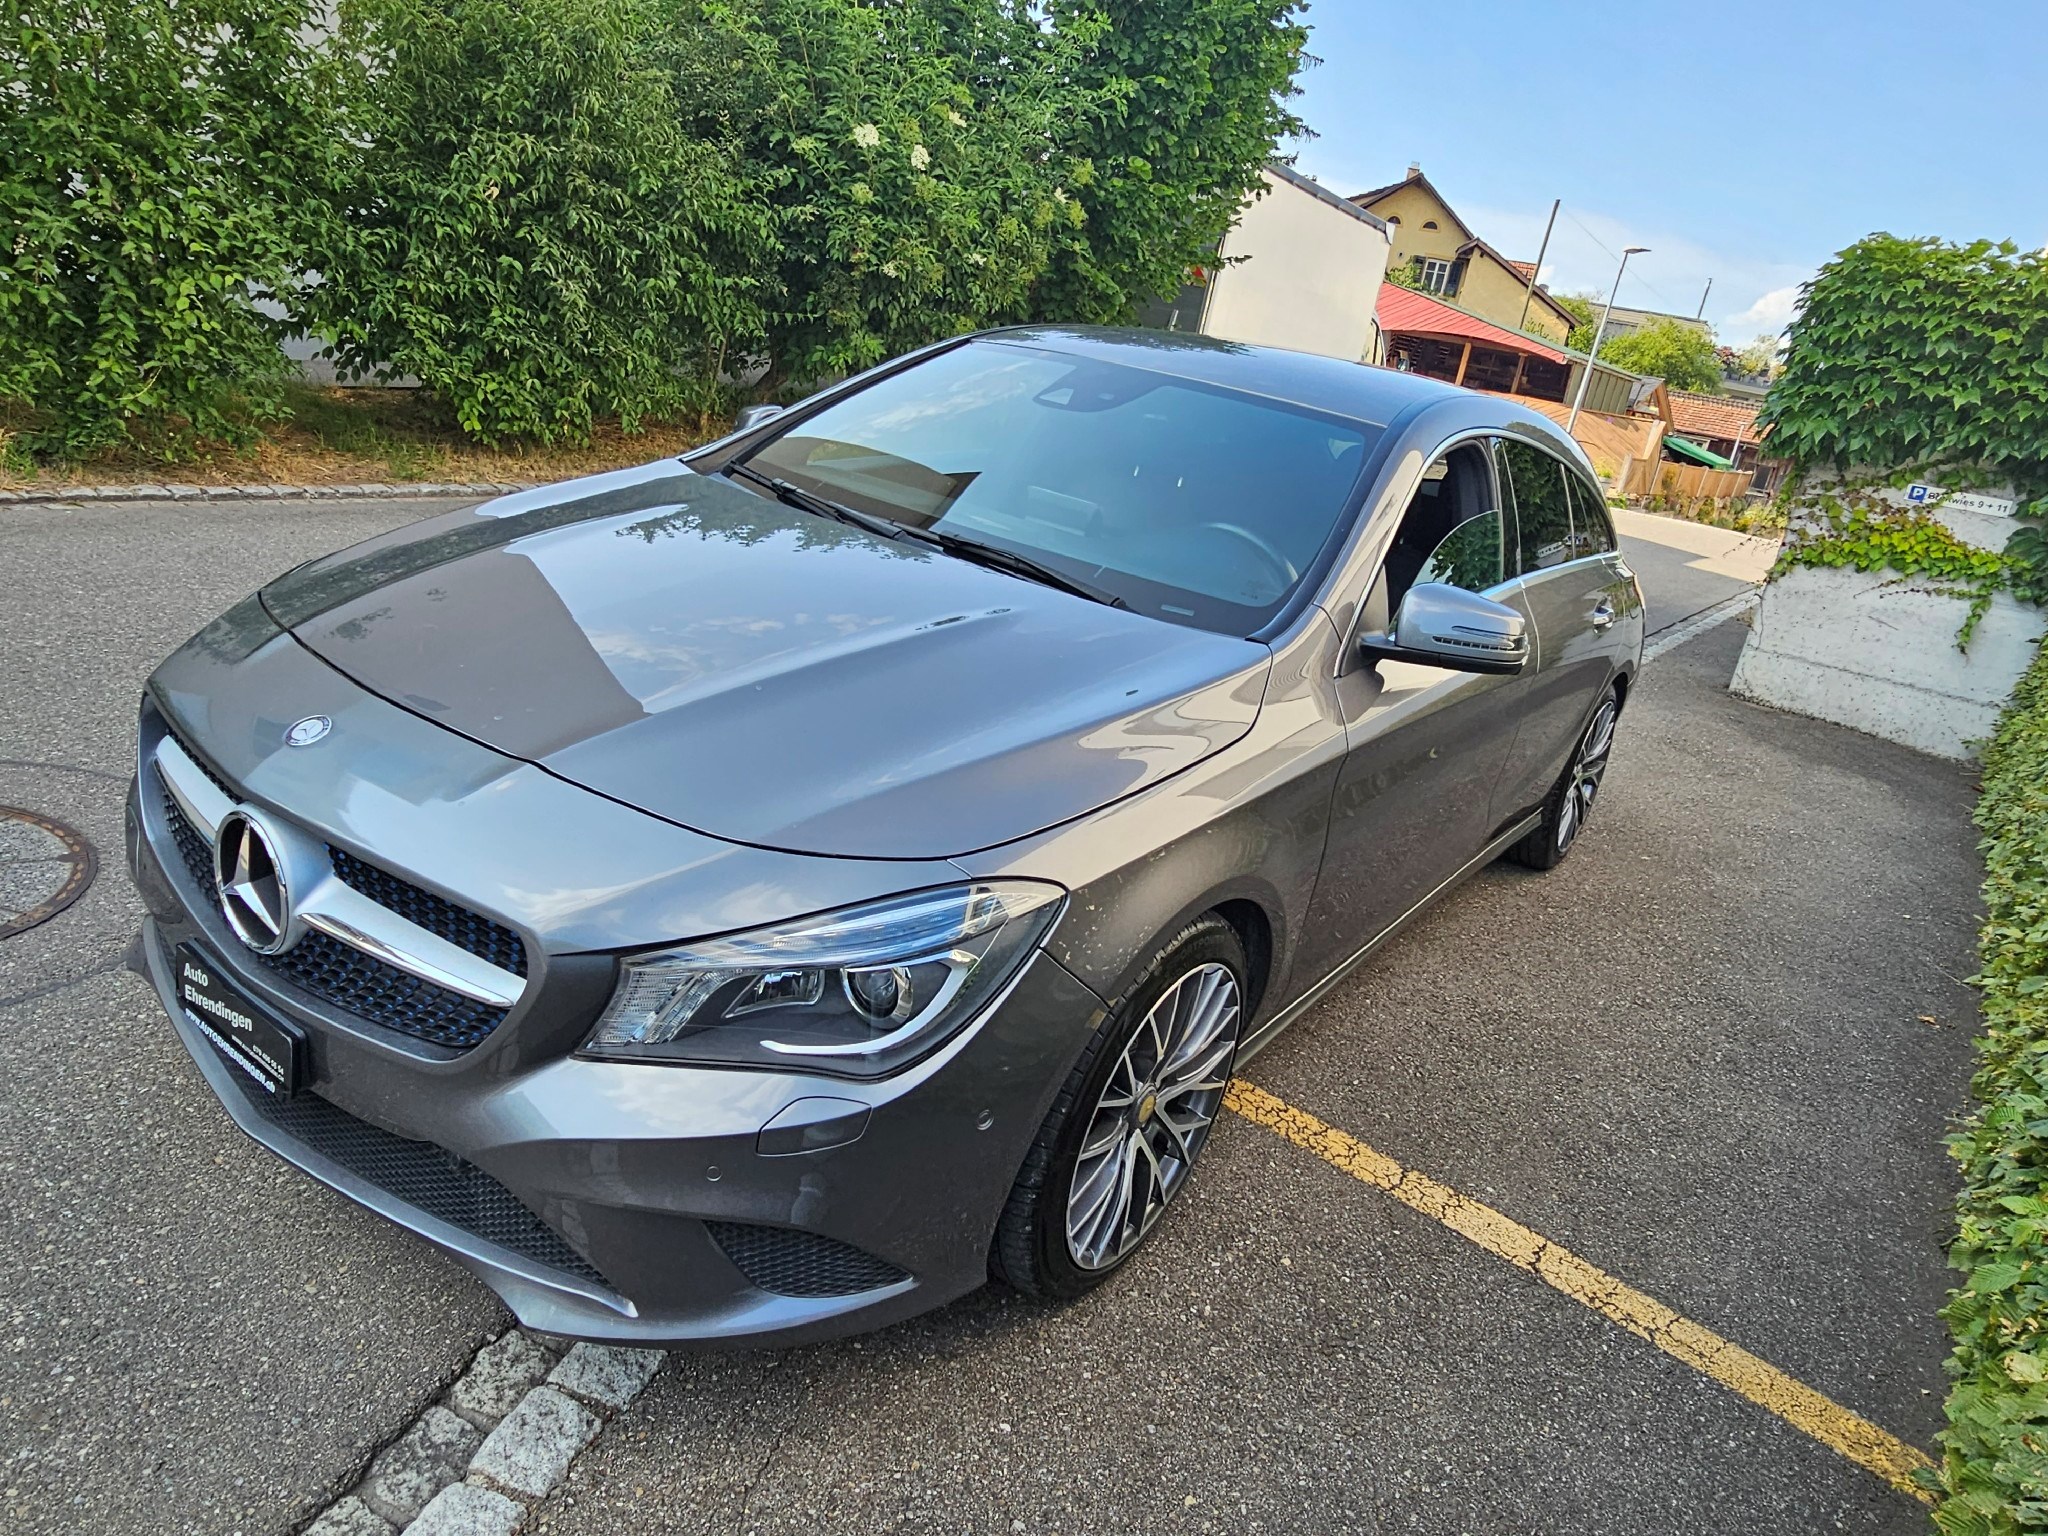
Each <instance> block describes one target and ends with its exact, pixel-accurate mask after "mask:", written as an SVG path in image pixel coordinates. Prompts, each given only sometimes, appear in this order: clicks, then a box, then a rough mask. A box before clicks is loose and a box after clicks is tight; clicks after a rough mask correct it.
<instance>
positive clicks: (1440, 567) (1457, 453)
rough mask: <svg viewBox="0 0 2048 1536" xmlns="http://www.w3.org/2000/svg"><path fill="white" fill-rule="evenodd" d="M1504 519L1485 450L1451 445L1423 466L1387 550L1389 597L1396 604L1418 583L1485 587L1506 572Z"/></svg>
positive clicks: (1468, 588) (1475, 589)
mask: <svg viewBox="0 0 2048 1536" xmlns="http://www.w3.org/2000/svg"><path fill="white" fill-rule="evenodd" d="M1502 532H1503V525H1502V518H1501V513H1500V506H1499V502H1498V500H1497V498H1496V497H1495V495H1494V490H1493V476H1492V474H1491V472H1490V471H1489V470H1488V468H1487V463H1486V453H1485V450H1484V449H1483V448H1481V447H1480V445H1478V444H1477V443H1471V444H1466V445H1464V446H1462V447H1458V448H1453V449H1452V450H1451V451H1450V452H1449V453H1447V454H1445V455H1444V456H1443V457H1442V458H1440V459H1438V460H1437V461H1436V462H1435V463H1434V464H1432V465H1430V466H1429V468H1428V469H1426V470H1425V471H1423V475H1422V483H1421V484H1420V485H1419V486H1417V487H1416V490H1415V496H1414V499H1413V500H1411V501H1410V502H1409V503H1408V510H1407V511H1406V512H1404V513H1402V514H1401V526H1400V529H1399V530H1398V531H1397V532H1396V533H1395V535H1394V542H1393V544H1392V545H1391V546H1390V547H1389V548H1388V550H1387V562H1386V574H1387V602H1388V605H1389V607H1390V608H1398V607H1399V606H1400V603H1401V599H1402V598H1403V597H1405V596H1406V595H1407V592H1408V589H1409V588H1410V587H1412V586H1414V585H1415V584H1416V583H1417V582H1422V581H1436V582H1443V583H1445V584H1446V585H1448V586H1453V587H1463V588H1464V589H1465V590H1466V591H1468V592H1483V591H1485V590H1486V589H1487V588H1488V587H1491V586H1495V585H1497V584H1498V583H1500V582H1501V581H1504V580H1505V579H1506V577H1507V570H1506V564H1505V556H1504V553H1503V548H1502V544H1503V540H1502Z"/></svg>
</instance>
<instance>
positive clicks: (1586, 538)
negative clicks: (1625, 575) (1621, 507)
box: [1565, 469, 1615, 555]
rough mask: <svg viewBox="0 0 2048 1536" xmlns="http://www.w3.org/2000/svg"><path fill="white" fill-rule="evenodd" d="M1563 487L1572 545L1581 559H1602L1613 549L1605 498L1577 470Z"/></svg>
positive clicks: (1612, 533)
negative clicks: (1568, 493) (1568, 502)
mask: <svg viewBox="0 0 2048 1536" xmlns="http://www.w3.org/2000/svg"><path fill="white" fill-rule="evenodd" d="M1565 483H1566V484H1567V485H1568V486H1570V487H1571V493H1572V542H1573V543H1574V544H1576V545H1577V546H1578V551H1579V553H1580V554H1582V555H1604V554H1607V553H1608V552H1609V551H1611V550H1613V549H1614V548H1615V541H1614V521H1613V519H1612V518H1610V517H1608V515H1607V497H1606V496H1605V495H1604V494H1602V492H1601V491H1600V489H1599V487H1597V486H1595V485H1594V484H1593V482H1592V481H1590V480H1588V479H1587V478H1586V477H1585V476H1584V475H1583V474H1581V473H1580V472H1579V471H1577V470H1575V469H1574V470H1568V471H1567V472H1566V474H1565Z"/></svg>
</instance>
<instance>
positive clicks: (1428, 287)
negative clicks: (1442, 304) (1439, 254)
mask: <svg viewBox="0 0 2048 1536" xmlns="http://www.w3.org/2000/svg"><path fill="white" fill-rule="evenodd" d="M1415 275H1416V276H1417V277H1418V278H1420V279H1421V280H1422V286H1423V288H1424V290H1425V291H1427V292H1429V293H1443V292H1444V291H1446V290H1447V289H1448V288H1449V287H1450V286H1451V264H1450V263H1449V262H1448V261H1439V260H1437V259H1436V258H1435V257H1434V256H1418V257H1417V258H1416V272H1415Z"/></svg>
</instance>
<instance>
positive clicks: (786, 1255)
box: [704, 1221, 905, 1296]
mask: <svg viewBox="0 0 2048 1536" xmlns="http://www.w3.org/2000/svg"><path fill="white" fill-rule="evenodd" d="M704 1225H705V1226H706V1227H707V1228H709V1229H710V1232H711V1237H712V1240H713V1241H714V1242H716V1243H717V1244H718V1246H719V1247H720V1248H721V1249H723V1250H724V1252H725V1256H726V1257H727V1258H728V1259H731V1260H732V1262H733V1267H734V1268H735V1269H737V1270H738V1271H739V1272H740V1273H741V1274H743V1275H745V1276H746V1277H747V1279H748V1280H749V1281H750V1282H751V1283H752V1284H753V1285H755V1286H756V1287H758V1288H759V1289H761V1290H764V1291H770V1292H772V1293H774V1294H775V1295H777V1296H852V1295H854V1294H856V1293H857V1292H860V1291H872V1290H878V1289H880V1288H881V1287H882V1286H885V1285H894V1284H895V1283H896V1282H897V1281H899V1280H901V1279H903V1278H905V1277H904V1274H903V1271H902V1270H900V1269H898V1268H897V1267H896V1266H895V1265H894V1264H891V1263H888V1262H887V1261H886V1260H883V1259H878V1258H876V1257H875V1256H874V1255H873V1254H871V1253H862V1252H861V1251H860V1249H858V1248H855V1247H853V1246H852V1245H851V1244H848V1243H842V1242H840V1241H838V1240H837V1239H836V1238H830V1237H822V1236H820V1235H819V1234H818V1233H816V1232H799V1231H797V1230H795V1229H794V1228H791V1227H757V1226H753V1225H751V1224H749V1223H746V1222H739V1221H707V1222H705V1223H704Z"/></svg>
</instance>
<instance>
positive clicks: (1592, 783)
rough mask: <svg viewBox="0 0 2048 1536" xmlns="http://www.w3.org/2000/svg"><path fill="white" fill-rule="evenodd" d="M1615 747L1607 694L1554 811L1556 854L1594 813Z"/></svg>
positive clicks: (1610, 700) (1611, 704)
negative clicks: (1609, 756) (1562, 796)
mask: <svg viewBox="0 0 2048 1536" xmlns="http://www.w3.org/2000/svg"><path fill="white" fill-rule="evenodd" d="M1613 747H1614V696H1613V695H1612V694H1609V695H1608V696H1607V697H1606V698H1604V699H1602V700H1601V701H1600V712H1599V713H1598V714H1596V715H1594V716H1593V723H1592V724H1591V725H1589V726H1587V727H1586V734H1585V737H1584V739H1583V740H1582V741H1581V742H1580V743H1579V753H1578V756H1577V757H1575V758H1573V759H1572V766H1571V773H1570V777H1569V779H1568V780H1567V782H1566V785H1565V796H1564V804H1562V805H1561V806H1559V807H1558V812H1557V851H1558V852H1559V853H1563V852H1564V851H1565V850H1566V849H1567V848H1569V847H1571V845H1572V842H1573V840H1574V839H1575V838H1577V837H1578V835H1579V829H1580V828H1581V827H1583V826H1584V825H1585V824H1586V818H1587V817H1588V816H1590V815H1592V814H1593V802H1594V801H1595V800H1596V799H1598V798H1599V795H1600V779H1601V776H1602V775H1603V774H1605V773H1606V772H1607V754H1608V753H1609V752H1610V751H1611V750H1612V749H1613Z"/></svg>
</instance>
